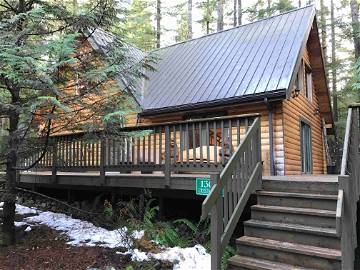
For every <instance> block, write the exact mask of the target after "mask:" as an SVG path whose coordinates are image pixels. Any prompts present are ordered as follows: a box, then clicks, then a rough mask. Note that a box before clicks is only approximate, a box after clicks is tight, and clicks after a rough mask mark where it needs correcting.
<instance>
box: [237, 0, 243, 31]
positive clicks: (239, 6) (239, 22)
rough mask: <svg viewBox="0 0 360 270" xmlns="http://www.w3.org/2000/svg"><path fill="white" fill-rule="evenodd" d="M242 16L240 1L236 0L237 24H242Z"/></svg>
mask: <svg viewBox="0 0 360 270" xmlns="http://www.w3.org/2000/svg"><path fill="white" fill-rule="evenodd" d="M242 16H243V10H242V1H241V0H238V25H242Z"/></svg>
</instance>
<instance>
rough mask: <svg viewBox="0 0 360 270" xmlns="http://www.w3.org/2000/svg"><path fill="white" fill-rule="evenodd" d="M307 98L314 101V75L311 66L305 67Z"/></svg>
mask: <svg viewBox="0 0 360 270" xmlns="http://www.w3.org/2000/svg"><path fill="white" fill-rule="evenodd" d="M305 96H306V97H307V98H308V99H309V100H310V101H312V96H313V80H312V73H311V69H310V67H309V66H307V65H306V67H305Z"/></svg>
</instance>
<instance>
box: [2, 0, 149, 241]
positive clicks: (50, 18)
mask: <svg viewBox="0 0 360 270" xmlns="http://www.w3.org/2000/svg"><path fill="white" fill-rule="evenodd" d="M35 2H36V4H35ZM0 4H1V5H0V18H1V20H0V96H1V97H2V98H1V100H0V115H1V116H2V117H5V118H7V119H8V122H9V126H8V132H7V134H5V136H4V138H3V139H4V140H5V141H6V142H7V143H6V145H5V147H4V149H1V153H0V162H1V163H2V164H4V165H5V167H6V183H5V192H4V195H3V200H4V206H3V225H2V234H1V235H0V236H1V240H0V242H2V244H5V245H10V244H13V243H14V242H15V226H14V217H15V201H16V174H17V171H19V170H20V169H30V168H32V167H33V166H35V165H36V163H37V162H38V161H39V160H40V159H41V158H42V157H43V156H44V154H45V153H46V151H47V149H48V148H49V147H50V146H51V137H50V136H51V135H52V134H54V133H56V132H59V131H61V130H64V129H65V128H66V129H67V130H71V129H76V130H79V129H82V130H84V131H87V130H88V131H91V130H93V129H96V128H98V127H106V126H108V125H107V123H112V124H114V125H113V126H115V125H116V124H121V123H122V122H123V117H122V116H123V115H124V114H125V113H126V112H128V111H130V110H136V109H138V106H137V103H136V100H135V99H134V98H133V92H132V91H131V89H134V87H135V86H136V84H137V83H138V80H139V79H141V78H144V71H145V69H146V68H151V60H150V58H148V57H145V56H144V55H142V54H140V53H139V52H138V51H137V50H135V49H134V48H133V47H131V46H128V45H126V44H124V42H123V41H122V38H121V36H116V35H113V34H109V33H106V32H104V31H103V30H102V29H105V30H108V31H110V29H113V26H114V25H113V24H114V22H116V21H117V20H116V19H117V18H118V17H117V16H118V13H117V6H116V2H115V1H110V0H109V1H104V0H102V1H91V2H89V3H87V4H85V5H83V6H82V10H80V11H79V14H81V15H79V16H77V15H74V14H73V12H72V11H69V9H68V8H67V7H66V6H64V5H62V4H59V3H58V2H57V1H46V2H43V1H33V0H19V1H11V2H10V1H1V2H0ZM79 8H80V7H79ZM99 27H101V28H102V29H100V28H99ZM99 35H100V36H102V37H103V39H101V40H102V46H103V47H101V49H100V48H99V49H98V50H91V49H89V48H90V47H89V46H88V44H89V40H90V39H91V38H92V37H95V36H99ZM105 41H106V42H105ZM99 44H100V43H99ZM99 63H101V64H99ZM120 78H122V79H120ZM118 79H120V80H121V82H122V88H121V89H120V87H119V83H116V82H117V80H118ZM125 82H126V83H125ZM105 130H108V129H105ZM115 131H116V129H114V132H115ZM109 132H112V131H110V130H109ZM122 135H125V134H121V132H119V133H118V136H122ZM34 153H39V158H38V159H37V160H36V161H35V162H34V163H32V164H24V163H23V166H22V167H19V163H20V162H22V161H23V160H24V159H26V158H28V157H29V156H32V155H33V154H34Z"/></svg>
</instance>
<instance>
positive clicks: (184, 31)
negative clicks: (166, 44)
mask: <svg viewBox="0 0 360 270" xmlns="http://www.w3.org/2000/svg"><path fill="white" fill-rule="evenodd" d="M176 9H177V10H178V11H177V14H178V16H177V17H178V19H177V22H176V25H177V29H176V37H175V40H176V42H181V41H184V40H187V39H188V38H189V26H188V23H189V20H188V12H187V11H186V9H185V5H184V4H180V5H178V6H177V7H176Z"/></svg>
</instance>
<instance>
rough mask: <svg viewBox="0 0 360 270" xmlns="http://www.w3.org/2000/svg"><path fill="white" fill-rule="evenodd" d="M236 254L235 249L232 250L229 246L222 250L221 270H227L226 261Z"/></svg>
mask: <svg viewBox="0 0 360 270" xmlns="http://www.w3.org/2000/svg"><path fill="white" fill-rule="evenodd" d="M235 254H236V250H235V248H233V247H232V246H230V245H227V246H226V247H225V250H224V254H223V256H222V257H221V269H222V270H225V269H227V265H228V260H229V258H230V257H232V256H234V255H235Z"/></svg>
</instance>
